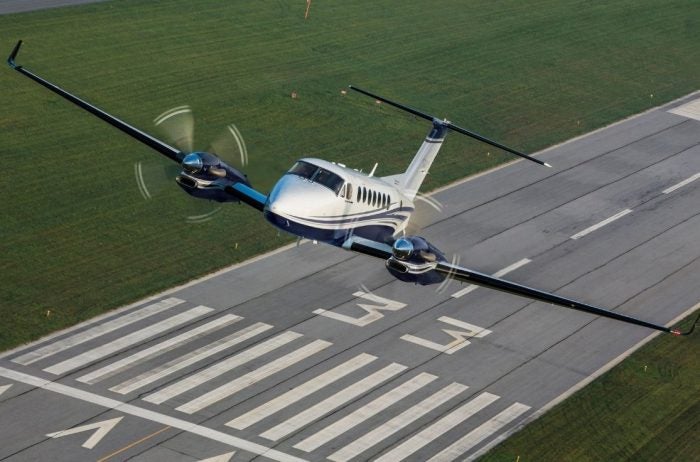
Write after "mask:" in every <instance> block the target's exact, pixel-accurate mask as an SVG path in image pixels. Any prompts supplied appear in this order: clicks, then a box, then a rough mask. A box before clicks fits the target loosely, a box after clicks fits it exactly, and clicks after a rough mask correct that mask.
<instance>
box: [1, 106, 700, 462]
mask: <svg viewBox="0 0 700 462" xmlns="http://www.w3.org/2000/svg"><path fill="white" fill-rule="evenodd" d="M699 98H700V94H698V93H696V94H694V95H689V96H688V97H686V98H684V99H682V100H678V101H676V102H674V103H671V104H669V105H666V106H664V107H660V108H657V109H654V110H651V111H648V112H646V113H644V114H641V115H638V116H635V117H632V118H630V119H627V120H625V121H622V122H620V123H617V124H614V125H612V126H610V127H607V128H605V129H602V130H599V131H596V132H593V133H591V134H588V135H586V136H584V137H580V138H578V139H574V140H571V141H569V142H566V143H564V144H562V145H559V146H556V147H553V148H550V149H548V150H546V151H544V152H542V153H541V154H540V155H539V156H540V158H541V159H542V160H545V161H547V162H549V163H551V164H552V165H553V166H554V168H552V169H548V168H542V167H538V166H535V165H532V164H531V163H529V162H523V161H518V162H514V163H512V164H509V165H507V166H504V167H501V168H498V169H495V170H493V171H491V172H488V173H486V174H482V175H479V176H477V177H474V178H471V179H469V180H467V181H463V182H460V183H458V184H455V185H452V186H450V187H449V188H446V189H444V190H442V191H439V192H437V193H436V194H434V196H433V197H435V198H436V199H437V200H439V202H440V203H441V204H443V207H444V208H443V211H442V214H441V215H440V218H439V220H437V221H436V222H435V223H434V224H432V225H431V226H429V227H427V228H426V229H425V230H424V232H423V233H422V234H423V235H424V236H425V237H427V238H428V239H429V240H430V241H431V242H433V243H434V244H435V245H436V246H437V247H439V248H441V249H442V250H443V251H445V252H446V253H447V254H449V255H452V254H454V255H458V256H459V259H460V260H459V261H460V264H461V265H462V266H466V267H469V268H472V269H476V270H480V271H484V272H488V273H500V274H501V275H504V274H505V276H504V277H506V278H508V279H511V280H514V281H517V282H520V283H523V284H526V285H531V286H534V287H537V288H540V289H545V290H551V291H554V292H556V293H559V294H562V295H565V296H569V297H573V298H577V299H580V300H583V301H586V302H591V303H594V304H597V305H599V306H602V307H606V308H613V309H616V310H618V311H620V312H624V313H626V314H630V315H634V316H638V317H641V318H644V319H646V320H649V321H653V322H657V323H664V324H668V323H673V322H676V321H677V320H678V319H680V318H681V317H682V316H683V315H684V314H688V313H689V312H690V311H692V310H693V308H694V307H696V306H697V304H698V301H699V300H700V284H698V278H697V274H699V272H700V260H699V257H700V239H698V236H699V231H698V230H699V229H700V181H696V180H698V179H700V129H699V128H700V121H698V120H695V119H693V118H692V117H698V118H700V103H695V105H696V106H697V107H694V106H693V105H692V104H691V105H690V106H688V105H687V103H690V102H693V101H695V100H696V99H699ZM678 107H681V109H680V110H677V112H680V113H681V114H683V115H679V114H676V113H671V112H669V110H672V109H673V108H678ZM694 114H697V115H694ZM420 141H421V140H420V139H417V140H416V146H418V145H419V144H420ZM447 142H459V140H456V141H454V140H448V141H447ZM439 161H440V160H439V159H438V160H437V162H439ZM653 335H654V334H653V332H652V331H650V330H647V329H644V328H640V327H636V326H630V325H626V324H623V323H620V322H616V321H612V320H607V319H601V318H597V317H594V316H591V315H588V314H585V313H579V312H574V311H570V310H566V309H563V308H558V307H553V306H549V305H546V304H543V303H534V302H531V301H529V300H527V299H523V298H519V297H515V296H511V295H507V294H503V293H499V292H495V291H491V290H488V289H485V288H478V289H475V288H473V287H471V286H468V285H460V284H458V283H454V282H453V283H452V284H450V285H447V286H442V287H435V286H431V287H420V286H414V285H411V284H405V283H401V282H399V281H396V280H394V279H393V278H392V277H391V276H390V275H389V273H388V272H387V271H386V270H385V269H384V267H383V264H382V262H381V261H379V260H376V259H374V258H371V257H366V256H361V255H354V254H351V253H349V252H345V251H342V250H339V249H336V248H332V247H328V246H323V245H313V244H311V243H306V244H302V245H300V246H298V247H296V246H290V247H287V248H284V249H281V250H279V251H276V252H273V253H271V254H268V255H265V256H262V257H258V258H256V259H253V260H252V261H250V262H246V263H245V264H242V265H237V266H235V267H232V268H228V269H226V270H223V271H221V272H219V273H217V274H215V275H212V276H209V277H206V278H204V279H201V280H198V281H194V282H192V283H190V284H187V285H185V286H183V287H179V288H175V289H172V290H170V291H167V292H165V293H162V294H159V295H157V296H155V297H151V298H149V299H147V300H142V301H139V302H137V303H135V304H133V305H130V306H128V307H124V308H122V309H120V310H117V311H115V312H112V313H109V314H107V315H104V316H102V317H100V318H97V319H95V320H92V321H90V322H87V323H84V324H82V325H79V326H76V327H74V328H71V329H68V330H67V331H64V332H60V333H57V334H54V335H52V336H50V337H47V338H45V339H42V340H39V341H37V342H35V343H33V344H31V345H27V346H23V347H20V348H18V349H15V350H13V351H10V352H6V353H4V354H3V355H1V356H0V460H2V461H13V462H14V461H29V460H52V461H77V460H101V461H106V460H109V461H117V460H130V461H195V460H196V461H199V460H207V461H209V462H212V461H218V462H223V461H229V460H231V461H244V460H261V461H262V460H279V461H292V460H332V461H345V460H382V461H398V460H422V461H424V460H431V461H438V460H439V461H448V460H456V459H459V460H463V459H465V458H466V459H473V458H475V457H477V456H478V455H479V454H481V453H483V452H484V451H485V450H486V449H487V448H489V447H491V446H492V445H494V444H496V443H497V442H498V441H500V440H502V439H503V438H505V437H507V435H509V434H511V433H512V432H513V431H515V430H517V429H518V428H520V427H522V426H523V425H526V424H527V423H528V422H530V421H532V420H533V419H534V418H536V417H537V416H538V415H540V414H541V413H542V412H544V411H545V410H546V409H548V408H549V407H551V406H552V405H553V404H555V403H556V402H558V401H560V400H562V399H564V398H565V397H566V396H568V395H569V394H570V393H572V392H573V391H574V390H576V389H578V388H580V387H582V386H583V385H585V384H586V383H588V382H589V381H590V380H591V379H592V378H593V377H596V376H598V375H599V374H601V373H602V372H603V371H605V370H607V369H609V368H610V367H612V366H613V365H614V364H616V363H617V362H619V361H620V360H621V359H622V358H623V357H624V356H625V355H627V354H629V353H630V352H631V351H633V350H634V349H635V348H637V347H638V346H640V345H641V344H643V343H644V342H646V341H648V340H649V339H651V338H652V337H653ZM678 341H679V342H682V341H683V339H682V338H679V339H678Z"/></svg>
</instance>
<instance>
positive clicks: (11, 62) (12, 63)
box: [7, 40, 22, 69]
mask: <svg viewBox="0 0 700 462" xmlns="http://www.w3.org/2000/svg"><path fill="white" fill-rule="evenodd" d="M21 46H22V41H21V40H19V41H18V42H17V45H15V48H14V49H13V50H12V53H10V56H8V58H7V64H8V65H9V66H10V67H11V68H13V69H17V67H18V66H17V64H16V63H15V58H16V57H17V53H19V47H21Z"/></svg>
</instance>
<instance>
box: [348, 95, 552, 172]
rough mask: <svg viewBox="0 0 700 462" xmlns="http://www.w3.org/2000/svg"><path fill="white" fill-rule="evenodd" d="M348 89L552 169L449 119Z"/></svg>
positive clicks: (546, 164)
mask: <svg viewBox="0 0 700 462" xmlns="http://www.w3.org/2000/svg"><path fill="white" fill-rule="evenodd" d="M348 88H350V89H351V90H355V91H356V92H358V93H362V94H363V95H367V96H369V97H372V98H374V99H375V100H377V101H382V102H384V103H386V104H388V105H390V106H394V107H395V108H398V109H401V110H403V111H406V112H408V113H411V114H413V115H415V116H418V117H421V118H423V119H426V120H429V121H430V122H433V123H435V122H438V123H439V124H440V125H442V126H443V127H446V128H449V129H450V130H454V131H456V132H457V133H461V134H463V135H467V136H469V137H471V138H474V139H477V140H479V141H481V142H484V143H486V144H490V145H491V146H495V147H497V148H499V149H503V150H504V151H507V152H510V153H511V154H515V155H516V156H520V157H522V158H524V159H527V160H530V161H532V162H535V163H538V164H540V165H544V166H545V167H551V165H549V164H548V163H546V162H543V161H541V160H539V159H535V158H534V157H532V156H528V155H527V154H525V153H523V152H520V151H518V150H516V149H513V148H509V147H508V146H506V145H504V144H501V143H499V142H497V141H493V140H490V139H488V138H486V137H484V136H481V135H479V134H478V133H475V132H472V131H470V130H467V129H466V128H462V127H460V126H458V125H455V124H453V123H452V122H450V121H448V120H447V119H444V120H440V119H439V118H438V117H435V116H432V115H430V114H426V113H425V112H422V111H419V110H418V109H414V108H412V107H409V106H405V105H403V104H400V103H397V102H394V101H391V100H388V99H386V98H383V97H381V96H378V95H375V94H374V93H370V92H368V91H365V90H362V89H360V88H357V87H354V86H352V85H348ZM370 176H371V175H370Z"/></svg>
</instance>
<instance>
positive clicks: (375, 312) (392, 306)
mask: <svg viewBox="0 0 700 462" xmlns="http://www.w3.org/2000/svg"><path fill="white" fill-rule="evenodd" d="M352 295H353V296H354V297H358V298H362V299H365V300H369V301H370V302H372V303H373V304H372V305H369V304H366V303H358V304H357V306H359V307H360V308H362V309H363V310H364V311H365V312H366V314H365V315H363V316H360V317H359V318H354V317H352V316H348V315H346V314H341V313H336V312H334V311H326V310H323V309H318V310H314V314H318V315H321V316H325V317H327V318H331V319H335V320H336V321H341V322H345V323H348V324H352V325H353V326H358V327H365V326H367V325H368V324H371V323H373V322H375V321H379V320H380V319H382V318H383V317H384V315H383V314H382V313H381V312H382V311H398V310H400V309H401V308H405V307H406V304H405V303H401V302H397V301H395V300H390V299H388V298H384V297H380V296H378V295H375V294H373V293H368V292H362V291H360V292H355V293H354V294H352Z"/></svg>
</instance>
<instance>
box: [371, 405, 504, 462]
mask: <svg viewBox="0 0 700 462" xmlns="http://www.w3.org/2000/svg"><path fill="white" fill-rule="evenodd" d="M498 398H499V397H498V396H497V395H494V394H491V393H487V392H484V393H482V394H480V395H479V396H477V397H476V398H474V399H471V400H469V401H467V402H466V403H465V404H463V405H461V406H460V407H458V408H457V409H455V410H454V411H452V412H450V413H449V414H447V415H446V416H444V417H442V418H441V419H439V420H437V421H436V422H434V423H432V424H431V425H429V426H428V427H426V428H425V429H423V430H422V431H420V432H418V433H416V434H415V435H413V436H412V437H411V438H409V439H407V440H406V441H404V442H403V443H401V444H399V445H398V446H396V447H395V448H394V449H392V450H391V451H389V452H387V453H385V454H383V455H382V456H381V457H379V458H378V459H375V462H397V461H400V460H404V459H406V458H407V457H410V456H411V455H412V454H413V453H415V452H416V451H418V450H419V449H421V448H422V447H424V446H426V445H427V444H429V443H431V442H432V441H434V440H435V439H436V438H439V437H441V436H442V435H444V434H445V433H446V432H448V431H449V430H451V429H452V428H454V427H455V426H456V425H458V424H460V423H462V422H464V421H465V420H467V419H468V418H470V417H471V416H473V415H474V414H476V413H477V412H479V411H480V410H482V409H484V408H485V407H487V406H488V405H490V404H491V403H493V402H495V401H496V400H497V399H498Z"/></svg>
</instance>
